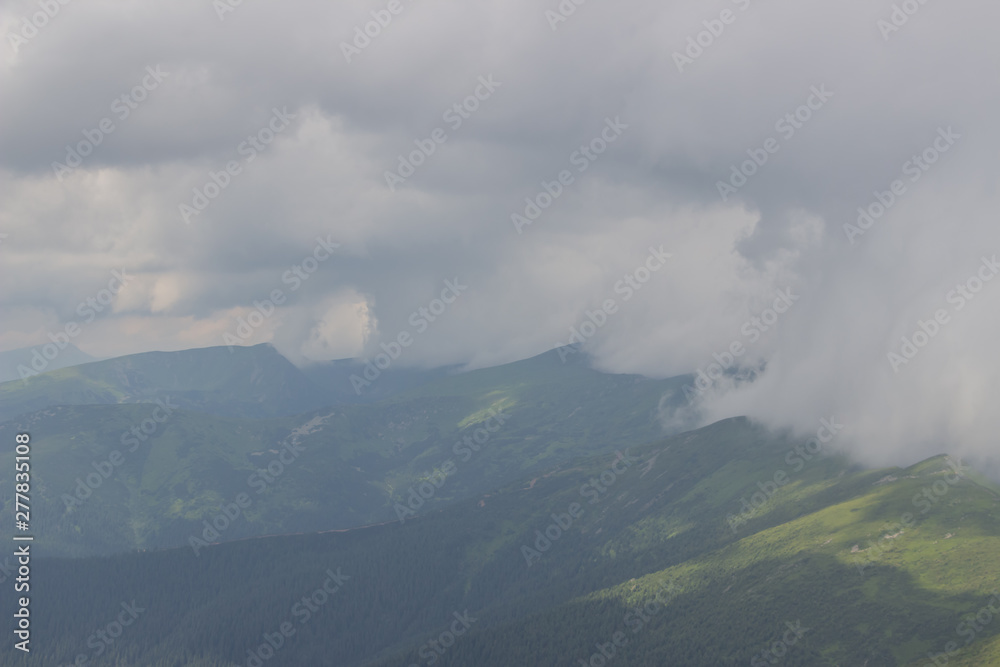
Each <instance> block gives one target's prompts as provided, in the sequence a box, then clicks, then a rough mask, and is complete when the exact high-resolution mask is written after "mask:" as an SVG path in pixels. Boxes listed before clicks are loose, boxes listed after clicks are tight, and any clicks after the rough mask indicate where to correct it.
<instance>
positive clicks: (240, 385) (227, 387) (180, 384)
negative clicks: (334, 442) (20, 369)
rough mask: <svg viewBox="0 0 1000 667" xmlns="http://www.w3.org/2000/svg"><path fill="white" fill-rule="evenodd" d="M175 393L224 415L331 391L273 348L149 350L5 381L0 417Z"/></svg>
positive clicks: (179, 399)
mask: <svg viewBox="0 0 1000 667" xmlns="http://www.w3.org/2000/svg"><path fill="white" fill-rule="evenodd" d="M167 396H170V397H171V400H172V401H173V402H174V403H176V404H178V405H179V406H180V407H181V408H185V409H189V410H198V411H201V412H210V413H214V414H219V415H224V416H243V417H253V418H260V417H271V416H278V415H292V414H296V413H299V412H305V411H307V410H311V409H315V408H319V407H321V406H323V405H326V404H327V403H328V401H327V398H326V396H325V395H324V394H323V393H322V392H320V391H319V390H317V389H316V387H315V386H313V384H312V383H311V382H310V381H309V380H308V379H307V378H306V377H305V375H303V374H302V372H301V371H300V370H299V369H297V368H296V367H295V366H293V365H292V364H291V362H289V361H288V360H287V359H285V358H284V357H282V356H281V355H280V354H278V352H277V351H276V350H275V349H274V348H273V347H271V346H270V345H267V344H264V345H255V346H253V347H232V348H228V347H210V348H204V349H197V350H184V351H182V352H147V353H144V354H133V355H129V356H126V357H119V358H117V359H109V360H106V361H97V362H93V363H89V364H83V365H80V366H73V367H72V368H63V369H60V370H55V371H52V372H49V373H43V374H41V375H36V376H33V377H29V378H27V379H25V380H15V381H12V382H6V383H4V384H0V421H4V420H7V419H11V418H12V417H15V416H17V415H19V414H23V413H29V412H35V411H38V410H43V409H45V408H49V407H53V406H57V405H95V404H96V405H114V404H120V403H139V402H142V401H151V400H154V399H156V398H160V399H163V398H166V397H167Z"/></svg>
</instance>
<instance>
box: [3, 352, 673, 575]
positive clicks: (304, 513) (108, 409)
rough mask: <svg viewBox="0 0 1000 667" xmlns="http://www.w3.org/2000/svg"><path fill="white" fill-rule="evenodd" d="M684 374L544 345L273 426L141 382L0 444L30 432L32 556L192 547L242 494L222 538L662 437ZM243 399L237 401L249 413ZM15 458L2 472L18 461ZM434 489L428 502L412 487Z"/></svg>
mask: <svg viewBox="0 0 1000 667" xmlns="http://www.w3.org/2000/svg"><path fill="white" fill-rule="evenodd" d="M87 368H88V367H87V366H84V367H81V369H87ZM230 375H232V374H230ZM91 376H92V377H96V374H94V373H91ZM161 379H162V378H161ZM91 381H92V378H91V380H88V382H91ZM681 381H682V380H681V379H676V380H665V381H654V380H649V379H646V378H640V377H637V376H623V375H606V374H602V373H598V372H596V371H593V370H591V369H588V368H586V367H585V366H584V365H583V364H581V363H576V364H566V365H563V364H562V363H561V362H560V361H559V359H558V355H556V354H549V355H543V356H541V357H538V358H535V359H531V360H527V361H525V362H519V363H517V364H512V365H510V366H508V367H502V368H499V369H487V370H483V371H474V372H471V373H467V374H464V375H459V376H452V377H448V378H444V379H440V380H438V381H436V382H434V383H431V384H428V385H426V386H425V387H422V388H421V389H419V390H416V391H413V392H410V393H406V394H403V395H400V396H396V397H393V398H392V399H389V400H386V401H382V402H380V403H376V404H373V405H340V406H332V407H329V408H325V409H322V410H317V411H311V412H306V413H304V414H301V415H296V416H292V417H275V418H272V419H246V418H237V417H224V416H218V415H213V414H206V413H204V412H192V411H189V410H186V409H181V408H178V407H176V406H183V405H184V404H183V402H182V401H181V400H180V399H178V398H176V395H175V394H174V393H172V392H168V391H161V392H155V393H153V392H150V393H141V392H138V391H136V392H135V394H134V395H133V398H135V397H138V396H142V397H143V400H142V402H139V403H119V404H112V405H78V406H58V407H50V408H47V409H44V410H41V411H37V412H34V413H29V414H22V415H21V416H19V417H17V418H16V419H13V420H10V421H8V422H7V423H4V424H0V442H7V443H13V442H14V434H15V433H21V432H27V433H30V434H31V437H32V440H33V443H34V455H33V456H34V476H35V479H36V482H37V484H36V489H35V490H34V492H33V501H34V513H35V514H34V521H35V525H36V527H37V528H38V529H39V542H38V544H37V547H38V549H39V550H41V551H42V552H43V553H47V554H50V555H73V556H82V555H94V554H104V553H113V552H116V551H123V550H128V549H132V548H162V547H167V546H181V545H185V544H188V543H189V538H190V537H191V536H192V535H200V534H201V533H202V532H203V530H204V525H203V522H204V521H211V520H213V519H214V518H215V517H217V516H218V515H219V514H220V513H221V512H223V511H224V509H225V507H226V506H227V505H230V504H232V503H233V502H235V500H236V498H237V496H239V495H240V494H247V495H248V496H249V497H250V498H251V499H252V502H251V503H250V506H248V507H245V508H241V512H240V517H239V518H238V520H237V521H233V522H232V523H231V525H230V526H229V527H227V529H226V530H225V531H223V532H221V533H220V535H219V537H218V540H221V541H225V540H232V539H239V538H242V537H248V536H253V535H271V534H278V533H289V532H306V531H316V530H326V529H341V528H350V527H356V526H361V525H366V524H372V523H380V522H383V521H390V520H398V519H399V518H404V519H405V518H408V517H411V516H412V515H413V514H414V513H416V514H422V513H425V512H427V511H429V510H431V509H433V508H437V507H440V506H444V505H447V504H448V503H451V502H454V501H456V500H460V499H464V498H469V497H472V496H475V495H477V494H482V493H485V492H486V491H488V490H489V489H493V488H496V487H498V486H502V485H504V484H507V483H509V482H510V481H511V480H514V479H518V478H521V477H523V476H524V475H526V474H531V473H532V472H537V471H542V470H545V469H547V468H550V467H552V466H555V465H558V464H559V463H560V462H566V461H569V460H571V459H572V458H574V457H580V456H586V455H590V454H593V453H597V452H608V451H613V450H614V449H615V448H619V447H624V446H627V445H631V444H635V443H643V442H650V441H652V440H655V439H657V438H659V437H661V436H662V430H661V427H660V425H659V423H658V421H657V420H656V414H657V406H658V405H659V403H660V401H661V398H662V396H663V394H664V393H668V392H672V391H673V389H675V388H676V387H677V386H679V384H680V382H681ZM185 382H186V383H187V384H195V383H200V384H201V386H205V384H206V382H207V380H205V379H201V380H198V379H197V378H196V379H195V380H186V381H185ZM178 383H179V381H177V382H174V385H173V386H176V385H177V384H178ZM109 386H110V385H109ZM115 386H118V385H115ZM109 391H110V390H109ZM219 395H220V396H222V394H219ZM152 397H160V398H158V400H160V401H161V403H162V406H161V405H160V404H158V403H156V402H149V400H150V398H152ZM246 398H247V397H246V396H243V397H239V396H237V397H235V398H233V401H234V402H233V403H232V404H233V405H242V406H248V405H250V403H247V402H246V401H245V399H246ZM130 400H132V399H131V398H130ZM136 400H138V399H136ZM220 400H221V399H220ZM241 401H242V402H241ZM154 417H157V418H161V419H162V421H159V422H157V421H155V420H154ZM11 456H12V452H11V450H10V449H8V450H7V451H6V452H5V453H4V454H2V455H0V465H11V466H12V462H11V461H10V457H11ZM115 457H119V458H115ZM113 459H114V460H116V461H118V464H117V465H112V463H111V462H112V460H113ZM282 460H284V462H282ZM268 470H270V471H271V472H270V473H268V472H267V471H268ZM442 470H447V471H448V475H447V476H444V475H443V474H442ZM102 471H103V472H102ZM105 473H107V474H106V475H105ZM12 481H13V480H12V479H11V478H7V479H3V478H0V500H2V501H3V502H4V503H5V506H4V507H3V512H2V513H0V516H8V517H9V516H10V514H11V511H12V509H11V506H12V503H11V499H12V492H11V487H10V485H11V483H12ZM432 482H436V484H434V486H433V493H432V494H431V495H430V497H427V498H420V497H419V495H417V496H414V494H415V493H417V491H416V489H417V488H423V489H424V490H425V491H426V490H427V489H428V488H431V487H428V486H426V485H427V484H431V483H432ZM422 484H423V485H424V486H423V487H421V485H422ZM425 495H427V494H426V493H425ZM414 498H415V500H413V499H414ZM400 508H403V509H400ZM11 520H12V517H11Z"/></svg>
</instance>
